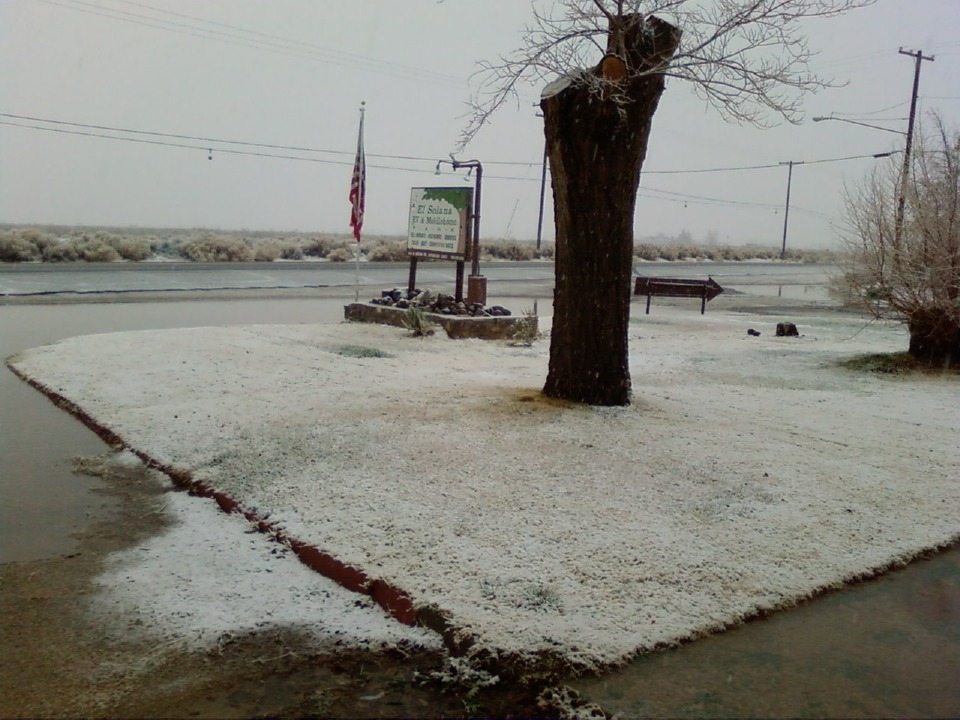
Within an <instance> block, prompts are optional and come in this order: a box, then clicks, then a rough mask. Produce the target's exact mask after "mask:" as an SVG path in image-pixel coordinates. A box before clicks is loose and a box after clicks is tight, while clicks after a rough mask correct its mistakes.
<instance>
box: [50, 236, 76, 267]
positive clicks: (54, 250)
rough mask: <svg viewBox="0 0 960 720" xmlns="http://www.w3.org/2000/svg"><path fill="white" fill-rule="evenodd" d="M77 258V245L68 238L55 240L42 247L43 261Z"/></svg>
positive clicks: (73, 259) (64, 260)
mask: <svg viewBox="0 0 960 720" xmlns="http://www.w3.org/2000/svg"><path fill="white" fill-rule="evenodd" d="M79 259H80V253H79V252H78V251H77V246H76V245H75V244H74V243H73V242H72V241H70V240H57V241H55V242H53V243H51V244H50V245H47V246H46V247H45V248H44V249H43V261H44V262H76V261H77V260H79Z"/></svg>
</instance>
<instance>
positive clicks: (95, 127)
mask: <svg viewBox="0 0 960 720" xmlns="http://www.w3.org/2000/svg"><path fill="white" fill-rule="evenodd" d="M0 117H5V118H11V119H13V120H29V121H31V122H42V123H48V124H50V125H57V126H67V127H75V128H85V129H88V130H104V131H107V132H121V133H130V134H132V135H147V136H150V137H163V138H174V139H178V140H196V141H197V142H204V143H215V144H218V145H239V146H241V147H261V148H267V149H272V150H290V151H292V152H310V153H324V154H328V155H343V156H347V157H351V158H352V157H353V155H354V151H346V150H325V149H321V148H312V147H302V146H297V145H280V144H276V143H261V142H249V141H245V140H224V139H222V138H213V137H204V136H201V135H181V134H178V133H165V132H156V131H153V130H134V129H132V128H122V127H113V126H110V125H92V124H89V123H78V122H69V121H67V120H50V119H48V118H41V117H35V116H31V115H15V114H13V113H0ZM17 127H32V128H34V129H37V130H43V129H45V128H42V127H38V126H33V125H18V126H17ZM75 134H81V133H75ZM98 137H106V136H98ZM115 139H118V140H121V139H123V138H115ZM190 147H193V146H190ZM221 152H222V151H221ZM367 157H376V158H381V159H384V160H423V161H424V162H436V158H435V157H418V156H415V155H384V154H378V153H367ZM351 164H352V163H351ZM484 164H485V165H514V166H518V167H539V166H540V163H532V162H517V161H511V160H489V161H485V162H484Z"/></svg>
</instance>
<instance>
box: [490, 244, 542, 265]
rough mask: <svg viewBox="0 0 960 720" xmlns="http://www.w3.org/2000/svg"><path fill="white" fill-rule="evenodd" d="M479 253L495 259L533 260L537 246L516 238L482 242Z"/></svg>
mask: <svg viewBox="0 0 960 720" xmlns="http://www.w3.org/2000/svg"><path fill="white" fill-rule="evenodd" d="M480 254H481V255H487V256H489V257H492V258H496V259H497V260H533V259H534V258H535V257H536V256H537V246H536V245H535V244H534V243H531V242H519V241H516V240H497V241H495V242H482V243H480Z"/></svg>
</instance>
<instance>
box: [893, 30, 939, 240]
mask: <svg viewBox="0 0 960 720" xmlns="http://www.w3.org/2000/svg"><path fill="white" fill-rule="evenodd" d="M899 52H900V54H901V55H908V56H910V57H912V58H914V61H915V63H916V64H915V67H914V71H913V95H912V96H911V98H910V119H909V121H908V122H907V141H906V145H905V147H904V149H903V172H902V173H901V174H900V197H899V199H898V200H897V221H896V226H895V230H894V232H895V236H894V245H893V248H894V250H893V251H894V257H896V255H897V254H898V253H899V252H900V241H901V239H902V238H903V216H904V211H905V209H906V201H907V195H906V193H907V179H908V178H909V177H910V150H911V148H912V147H913V122H914V120H915V119H916V116H917V95H918V93H919V91H920V66H921V65H922V63H923V61H924V60H929V61H930V62H933V60H934V57H933V55H931V56H930V57H927V56H926V55H924V54H923V50H917V51H913V50H904V49H903V48H900V50H899Z"/></svg>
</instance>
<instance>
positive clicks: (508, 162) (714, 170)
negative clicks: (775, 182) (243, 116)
mask: <svg viewBox="0 0 960 720" xmlns="http://www.w3.org/2000/svg"><path fill="white" fill-rule="evenodd" d="M0 117H5V118H10V119H13V120H25V121H30V122H41V123H47V124H50V125H55V126H66V127H71V128H84V129H86V130H102V131H106V132H114V133H118V132H119V133H129V134H131V135H146V136H148V137H161V138H172V139H176V140H194V141H197V142H203V143H214V144H217V145H237V146H240V147H259V148H266V149H269V150H288V151H290V152H310V153H322V154H328V155H341V156H345V157H351V158H352V157H353V155H354V152H352V151H346V150H328V149H322V148H311V147H304V146H297V145H282V144H279V143H262V142H251V141H246V140H225V139H223V138H213V137H205V136H202V135H185V134H178V133H164V132H157V131H153V130H135V129H133V128H122V127H114V126H110V125H94V124H89V123H78V122H70V121H67V120H51V119H49V118H41V117H36V116H32V115H16V114H13V113H2V112H0ZM3 124H4V125H11V126H13V127H23V128H30V129H34V130H52V129H53V128H46V127H42V126H37V125H25V124H16V123H3ZM63 132H64V133H65V134H68V135H69V134H72V135H86V136H89V137H103V138H108V139H112V140H131V141H132V140H134V138H126V137H120V136H113V135H95V134H93V133H83V132H66V131H63ZM152 144H156V145H164V144H166V145H169V146H171V147H186V148H192V149H197V150H208V149H210V148H209V145H208V146H205V147H199V146H195V145H180V144H176V143H160V142H157V143H152ZM217 151H218V152H228V149H226V148H217ZM229 152H231V153H232V154H239V155H242V154H249V155H260V156H262V157H282V158H285V159H295V160H311V158H300V157H294V158H289V156H282V155H274V154H270V153H252V152H251V153H242V152H240V151H237V150H232V151H229ZM367 157H373V158H380V159H382V160H410V161H422V162H436V157H424V156H417V155H388V154H382V153H367ZM872 157H874V155H848V156H845V157H837V158H822V159H819V160H808V161H806V162H807V164H809V165H815V164H819V163H831V162H844V161H848V160H861V159H865V158H872ZM313 161H314V162H323V161H321V160H319V159H316V158H314V159H313ZM327 162H333V161H327ZM350 164H352V163H350ZM484 165H505V166H514V167H528V168H539V167H540V166H541V163H539V162H520V161H516V160H485V161H484ZM778 166H779V163H766V164H760V165H741V166H730V167H714V168H690V169H686V170H644V171H643V175H683V174H698V173H717V172H739V171H744V170H765V169H768V168H776V167H778ZM501 179H504V180H528V179H530V178H519V177H513V178H509V177H504V178H501Z"/></svg>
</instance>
